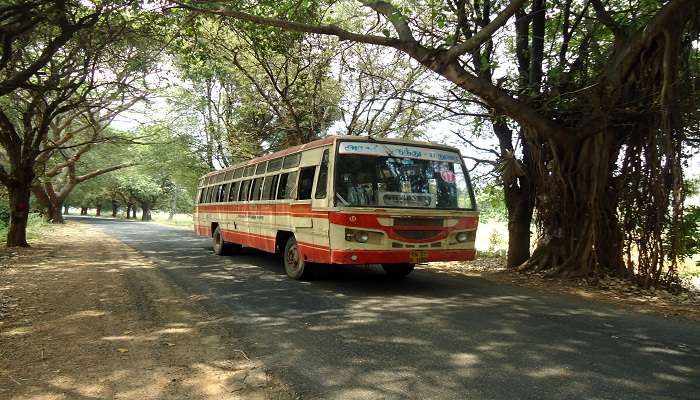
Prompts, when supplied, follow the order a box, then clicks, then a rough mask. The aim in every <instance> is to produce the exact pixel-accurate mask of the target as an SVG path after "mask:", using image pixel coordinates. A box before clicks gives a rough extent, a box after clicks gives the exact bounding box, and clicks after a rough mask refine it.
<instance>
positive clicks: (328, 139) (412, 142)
mask: <svg viewBox="0 0 700 400" xmlns="http://www.w3.org/2000/svg"><path fill="white" fill-rule="evenodd" d="M370 140H374V141H377V142H382V143H396V144H410V145H414V146H430V147H433V148H439V149H444V150H457V149H456V148H454V147H452V146H447V145H444V144H438V143H433V142H420V141H417V140H407V139H385V138H380V139H375V138H372V139H370V138H368V137H367V136H355V135H352V136H351V135H329V136H326V137H324V138H321V139H317V140H314V141H312V142H309V143H305V144H302V145H298V146H293V147H289V148H286V149H284V150H280V151H277V152H275V153H270V154H266V155H264V156H260V157H256V158H252V159H250V160H247V161H242V162H239V163H237V164H234V165H232V166H230V167H226V168H224V169H219V170H215V171H211V172H209V173H207V174H206V175H204V176H203V178H204V177H207V176H211V175H218V174H220V173H225V172H227V171H232V170H234V169H236V168H240V167H246V166H248V165H253V164H257V163H259V162H261V161H266V160H271V159H273V158H278V157H282V156H286V155H287V154H292V153H296V152H299V151H303V150H310V149H315V148H317V147H322V146H326V145H329V144H333V143H335V142H336V141H354V142H367V141H370Z"/></svg>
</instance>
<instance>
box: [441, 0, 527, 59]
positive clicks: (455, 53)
mask: <svg viewBox="0 0 700 400" xmlns="http://www.w3.org/2000/svg"><path fill="white" fill-rule="evenodd" d="M526 1H527V0H512V1H511V2H510V4H508V7H506V8H504V9H503V11H501V12H500V13H499V14H498V15H497V16H496V18H494V19H493V21H491V22H490V23H489V24H488V25H486V26H485V27H483V28H482V29H480V30H479V31H478V32H477V33H476V34H475V35H474V36H472V37H471V38H469V39H467V40H466V41H464V42H462V43H459V44H456V45H454V46H452V47H451V48H450V49H449V50H447V56H446V58H445V62H448V63H449V62H452V61H454V60H456V59H457V58H458V57H459V56H461V55H463V54H465V53H468V52H470V51H473V50H475V49H477V48H478V47H479V46H481V45H482V44H484V43H485V42H486V41H487V40H489V39H491V38H492V36H493V34H494V33H496V31H497V30H499V29H500V28H501V27H502V26H503V25H505V24H506V22H508V19H510V17H512V16H513V15H514V14H515V12H516V11H518V10H519V9H520V8H521V7H522V6H523V5H524V4H525V2H526Z"/></svg>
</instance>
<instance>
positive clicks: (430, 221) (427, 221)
mask: <svg viewBox="0 0 700 400" xmlns="http://www.w3.org/2000/svg"><path fill="white" fill-rule="evenodd" d="M394 226H442V218H395V219H394Z"/></svg>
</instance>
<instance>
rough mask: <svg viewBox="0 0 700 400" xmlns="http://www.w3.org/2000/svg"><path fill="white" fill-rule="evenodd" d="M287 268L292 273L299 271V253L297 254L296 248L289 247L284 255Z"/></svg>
mask: <svg viewBox="0 0 700 400" xmlns="http://www.w3.org/2000/svg"><path fill="white" fill-rule="evenodd" d="M286 259H287V268H289V269H290V270H292V271H296V270H298V269H299V253H298V252H297V246H296V245H294V246H290V247H289V250H287V254H286Z"/></svg>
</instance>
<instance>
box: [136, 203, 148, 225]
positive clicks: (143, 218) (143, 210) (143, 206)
mask: <svg viewBox="0 0 700 400" xmlns="http://www.w3.org/2000/svg"><path fill="white" fill-rule="evenodd" d="M134 218H136V215H135V214H134ZM150 220H151V205H150V204H149V203H148V202H144V203H141V221H150Z"/></svg>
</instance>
